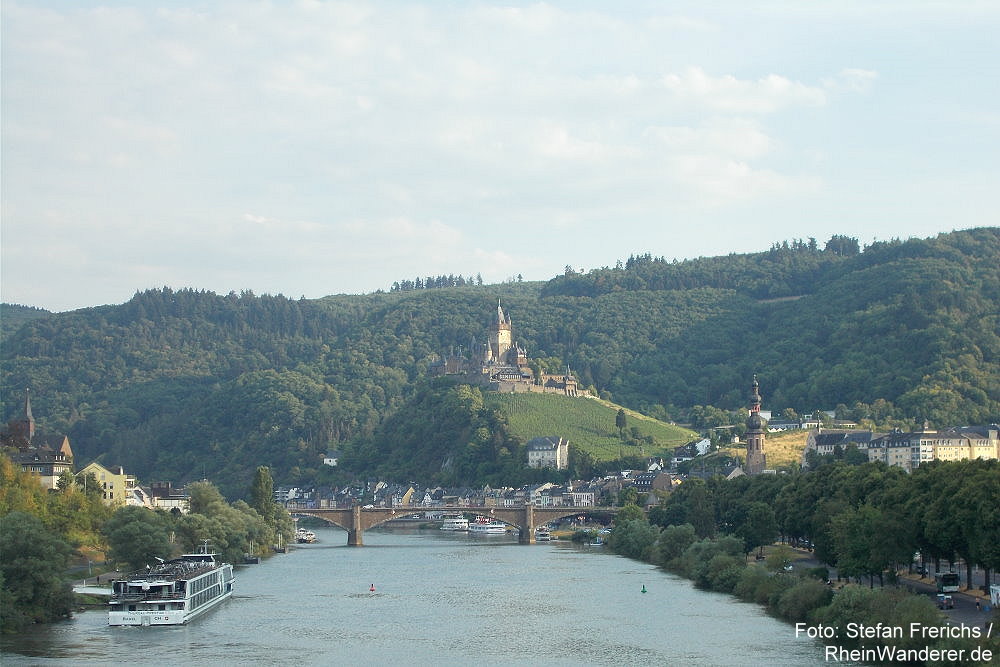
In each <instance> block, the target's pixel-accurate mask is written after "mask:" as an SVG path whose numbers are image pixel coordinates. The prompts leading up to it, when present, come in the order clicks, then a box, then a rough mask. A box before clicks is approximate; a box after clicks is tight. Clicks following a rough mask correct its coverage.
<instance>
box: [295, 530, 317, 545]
mask: <svg viewBox="0 0 1000 667" xmlns="http://www.w3.org/2000/svg"><path fill="white" fill-rule="evenodd" d="M295 541H296V542H298V543H299V544H312V543H313V542H315V541H316V533H314V532H312V531H311V530H306V529H305V528H299V529H298V530H296V531H295Z"/></svg>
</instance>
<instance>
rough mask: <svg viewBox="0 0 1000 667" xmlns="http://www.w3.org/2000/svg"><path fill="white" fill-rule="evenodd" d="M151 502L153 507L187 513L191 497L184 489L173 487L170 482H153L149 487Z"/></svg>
mask: <svg viewBox="0 0 1000 667" xmlns="http://www.w3.org/2000/svg"><path fill="white" fill-rule="evenodd" d="M149 495H150V499H151V504H152V506H153V507H154V508H155V509H165V510H167V511H169V512H173V511H174V509H176V510H177V511H178V512H180V513H181V514H187V513H188V512H189V511H190V509H191V499H190V498H189V497H188V495H187V492H186V491H185V490H184V489H175V488H173V484H171V483H170V482H153V483H152V485H151V486H150V487H149Z"/></svg>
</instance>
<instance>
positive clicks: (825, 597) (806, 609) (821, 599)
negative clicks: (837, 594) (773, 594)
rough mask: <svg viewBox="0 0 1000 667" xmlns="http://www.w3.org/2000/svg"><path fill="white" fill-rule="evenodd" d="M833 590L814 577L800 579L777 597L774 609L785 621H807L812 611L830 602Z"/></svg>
mask: <svg viewBox="0 0 1000 667" xmlns="http://www.w3.org/2000/svg"><path fill="white" fill-rule="evenodd" d="M832 597H833V591H831V590H830V587H829V586H827V585H826V584H824V583H822V582H819V581H816V580H815V579H802V580H800V581H799V583H797V584H795V585H794V586H792V587H791V588H789V589H788V590H786V591H785V592H784V593H782V594H781V597H779V598H778V605H777V607H775V609H774V611H775V613H776V614H778V616H780V617H781V618H783V619H785V620H786V621H791V622H793V623H794V622H796V621H807V620H809V619H810V616H811V614H812V612H813V611H815V610H816V609H819V608H820V607H824V606H826V605H828V604H829V603H830V599H831V598H832Z"/></svg>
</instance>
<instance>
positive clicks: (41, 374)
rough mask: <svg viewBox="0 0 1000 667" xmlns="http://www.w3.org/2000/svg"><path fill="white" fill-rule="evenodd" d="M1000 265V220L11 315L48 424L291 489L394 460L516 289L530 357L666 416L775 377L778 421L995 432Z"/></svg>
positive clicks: (115, 452) (158, 466)
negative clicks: (433, 390)
mask: <svg viewBox="0 0 1000 667" xmlns="http://www.w3.org/2000/svg"><path fill="white" fill-rule="evenodd" d="M998 257H1000V230H998V229H997V228H984V229H976V230H970V231H962V232H953V233H950V234H943V235H940V236H938V237H936V238H933V239H926V240H910V241H906V242H898V241H893V242H884V243H876V244H874V245H872V246H868V247H866V248H864V249H861V248H859V247H858V245H857V242H856V241H854V240H853V239H848V238H846V237H834V238H833V239H831V240H830V241H829V242H827V243H826V245H825V246H824V247H822V248H820V247H819V246H818V244H816V243H812V242H792V243H790V244H785V243H782V244H775V246H774V247H772V249H771V250H769V251H767V252H763V253H755V254H746V255H730V256H727V257H715V258H703V259H698V260H691V261H686V262H668V261H666V260H664V259H659V258H654V257H652V256H649V255H644V256H637V257H632V258H630V259H629V261H628V262H627V263H625V264H622V265H620V266H616V267H614V268H606V269H598V270H594V271H591V272H589V273H586V274H580V273H577V272H573V271H571V270H569V269H567V272H566V274H565V275H563V276H559V277H557V278H554V279H553V280H551V281H549V282H547V283H526V282H525V283H523V282H517V283H505V284H502V285H478V284H477V285H466V286H463V287H450V288H438V289H420V290H410V291H394V292H392V293H377V294H369V295H357V296H345V295H341V296H331V297H327V298H324V299H318V300H304V299H300V300H291V299H286V298H284V297H281V296H267V295H264V296H256V295H253V294H251V293H243V294H229V295H225V296H223V295H217V294H214V293H211V292H204V291H195V290H181V291H173V290H170V289H159V290H150V291H145V292H140V293H137V294H136V295H135V296H134V298H133V299H131V300H130V301H129V302H128V303H125V304H122V305H119V306H102V307H100V308H92V309H84V310H79V311H74V312H69V313H58V314H46V313H44V311H36V312H32V313H30V317H25V318H24V321H23V323H21V324H20V326H19V327H17V328H16V330H14V331H9V330H8V327H7V326H6V323H5V326H4V329H3V331H4V339H3V347H2V351H3V360H2V364H3V366H2V370H3V374H2V386H0V389H2V399H3V414H4V419H5V420H10V419H12V418H14V417H15V416H17V415H18V414H19V412H20V410H21V406H22V400H23V391H24V388H25V387H30V388H31V391H32V406H33V410H34V415H35V418H36V420H37V421H38V422H39V426H40V428H41V429H43V430H45V431H49V432H63V433H66V434H68V435H69V436H70V438H71V442H72V445H73V448H74V450H75V452H76V453H77V456H78V459H79V460H80V461H87V460H90V459H91V458H94V457H96V456H99V455H102V454H103V460H104V462H105V463H108V464H121V465H125V466H126V467H127V468H128V469H129V470H130V471H135V472H136V474H138V475H139V477H140V478H141V479H143V480H144V481H147V480H148V481H152V480H150V476H151V475H152V476H155V477H156V478H163V479H173V480H174V481H178V482H183V481H189V480H191V479H196V478H200V477H202V476H210V477H212V478H213V479H220V485H221V486H223V487H224V488H225V486H226V484H227V482H228V483H229V484H231V485H236V484H237V483H240V484H242V483H241V482H240V479H241V478H242V479H246V478H248V477H247V475H249V473H250V471H252V470H253V469H254V467H255V466H257V465H260V464H267V465H271V466H272V467H274V469H275V471H276V474H275V477H276V479H278V480H279V482H283V481H284V480H286V479H293V478H296V477H307V476H308V475H309V474H311V472H312V471H314V470H315V469H317V467H318V466H317V462H318V455H319V454H320V453H322V452H324V451H326V450H327V449H328V448H336V449H340V450H343V451H345V452H352V451H354V452H358V453H362V452H383V453H384V451H385V449H384V446H383V445H384V443H377V442H375V440H376V439H377V438H378V437H379V433H383V432H387V430H386V429H383V430H381V431H379V430H378V429H377V427H378V426H379V425H380V424H381V423H382V421H383V420H384V419H385V417H387V416H389V415H390V414H394V413H397V412H400V407H401V406H403V405H404V404H405V403H406V402H407V401H409V400H410V399H411V398H413V399H414V400H418V398H415V388H416V387H418V386H419V383H420V381H421V380H422V379H423V378H424V377H425V375H426V372H427V367H428V364H429V363H430V362H431V361H433V360H434V359H436V358H437V355H439V354H441V353H447V352H448V351H449V350H451V349H456V350H457V349H459V348H460V347H464V348H465V349H468V345H469V342H470V341H471V340H476V341H484V340H485V338H486V332H487V327H488V325H489V321H490V316H491V315H492V314H493V313H494V312H495V308H496V300H497V298H501V299H502V302H503V306H504V309H505V310H506V311H507V312H508V313H509V315H510V317H511V319H512V321H513V326H514V336H515V339H516V340H517V341H518V342H519V343H520V344H521V345H522V346H524V347H525V348H526V349H527V351H528V355H529V357H532V358H537V359H540V360H541V364H542V365H543V366H544V367H545V368H546V369H548V370H553V371H558V370H561V369H563V368H565V366H566V365H567V364H568V365H569V366H570V367H571V368H572V370H573V372H574V373H575V374H576V375H577V376H578V378H579V379H580V381H581V383H582V384H583V385H584V386H593V387H595V388H596V389H597V390H598V391H600V392H602V393H604V394H605V395H609V396H610V397H611V398H612V399H613V400H615V401H617V402H618V403H621V404H623V405H626V406H628V407H631V408H634V409H637V410H639V411H642V412H646V413H648V414H652V415H653V416H657V417H661V418H672V419H677V420H683V419H684V418H685V417H686V415H687V411H688V409H689V408H690V407H691V406H696V405H702V406H704V405H714V406H717V407H721V408H726V409H734V408H737V407H740V406H743V405H745V401H746V393H747V388H748V384H749V381H750V377H751V375H752V374H753V373H756V374H757V375H758V378H759V380H760V383H761V390H762V393H763V394H764V407H765V409H771V410H775V411H780V410H782V409H783V408H786V407H791V408H794V409H795V410H797V411H799V412H802V411H812V410H815V409H818V408H833V407H836V406H838V405H839V406H842V409H843V410H844V411H845V414H847V416H852V417H854V418H865V417H868V416H874V414H875V413H877V416H878V418H879V419H881V420H883V421H884V420H885V419H887V418H890V419H897V420H909V421H911V422H918V421H923V420H925V419H926V420H929V421H930V422H931V423H932V424H933V425H952V424H969V423H983V422H988V421H996V420H998V419H1000V407H998V406H1000V393H998V392H1000V362H998V357H1000V354H998V353H1000V337H998V333H997V332H998V328H1000V316H998V303H1000V266H998V261H997V260H998ZM7 312H8V311H7V309H5V310H4V313H5V314H6V313H7ZM402 413H403V414H405V411H403V412H402ZM394 428H396V429H398V428H401V427H400V426H399V425H398V424H396V425H395V426H394ZM359 445H360V446H359ZM397 454H398V453H394V454H393V456H397ZM403 454H405V453H403ZM348 458H350V457H348ZM355 461H356V463H357V464H358V465H365V464H367V463H370V462H367V461H364V460H362V459H360V458H359V457H358V456H355ZM220 475H221V476H222V477H221V478H220ZM469 481H473V480H469ZM242 486H245V484H242Z"/></svg>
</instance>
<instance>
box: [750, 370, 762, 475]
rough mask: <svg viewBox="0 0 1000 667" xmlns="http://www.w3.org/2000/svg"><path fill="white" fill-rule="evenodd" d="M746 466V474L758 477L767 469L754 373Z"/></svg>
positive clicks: (758, 387) (758, 395)
mask: <svg viewBox="0 0 1000 667" xmlns="http://www.w3.org/2000/svg"><path fill="white" fill-rule="evenodd" d="M746 439H747V465H746V474H748V475H759V474H761V473H762V472H764V469H765V468H766V467H767V456H766V455H765V454H764V420H763V419H761V417H760V385H758V384H757V375H756V373H755V374H754V376H753V387H752V389H751V391H750V415H749V416H748V417H747V434H746Z"/></svg>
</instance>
